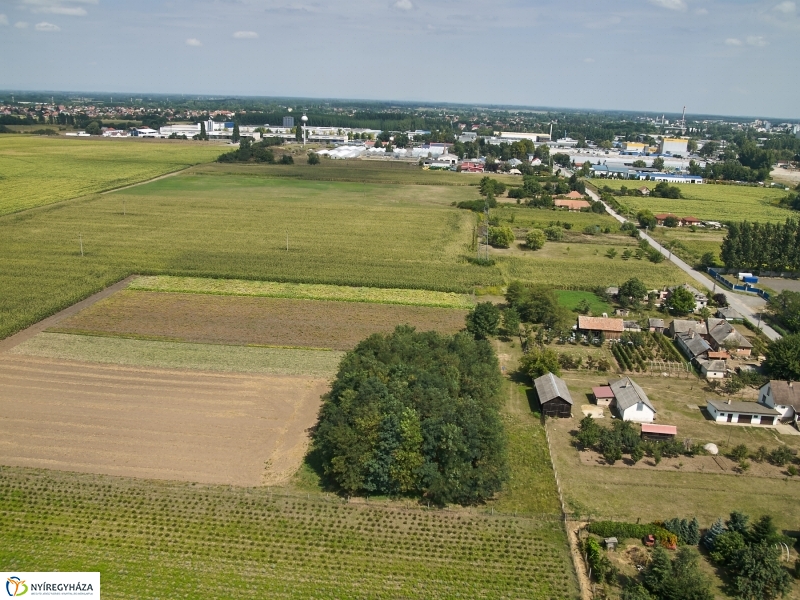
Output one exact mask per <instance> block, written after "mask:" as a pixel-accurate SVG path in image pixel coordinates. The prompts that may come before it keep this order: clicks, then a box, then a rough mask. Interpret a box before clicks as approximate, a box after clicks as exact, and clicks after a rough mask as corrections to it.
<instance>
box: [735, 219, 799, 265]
mask: <svg viewBox="0 0 800 600" xmlns="http://www.w3.org/2000/svg"><path fill="white" fill-rule="evenodd" d="M720 257H721V258H722V262H723V263H724V265H725V266H726V267H728V268H729V269H745V270H754V271H758V270H767V271H783V270H790V271H800V222H798V221H796V220H794V219H786V222H785V223H783V224H781V223H750V222H749V221H742V222H741V223H728V232H727V234H726V235H725V239H724V240H723V241H722V250H721V252H720Z"/></svg>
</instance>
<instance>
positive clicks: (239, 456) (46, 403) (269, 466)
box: [0, 354, 328, 486]
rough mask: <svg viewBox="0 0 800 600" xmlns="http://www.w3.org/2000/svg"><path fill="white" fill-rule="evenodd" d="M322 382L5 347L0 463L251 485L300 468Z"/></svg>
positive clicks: (0, 366) (0, 371)
mask: <svg viewBox="0 0 800 600" xmlns="http://www.w3.org/2000/svg"><path fill="white" fill-rule="evenodd" d="M327 387H328V383H327V380H326V379H321V378H313V377H298V376H294V377H290V376H281V375H256V374H234V373H203V372H197V371H169V370H163V369H141V368H129V367H118V366H110V365H97V364H87V363H78V362H68V361H61V360H55V359H47V358H38V357H29V356H20V355H14V354H0V439H2V440H3V441H2V443H0V463H2V464H5V465H12V466H25V467H36V468H47V469H58V470H65V471H80V472H88V473H105V474H109V475H125V476H133V477H143V478H150V479H169V480H181V481H195V482H201V483H217V484H231V485H245V486H256V485H260V484H264V483H277V482H280V481H284V480H286V479H288V478H289V477H290V476H291V475H292V474H293V473H294V472H295V471H296V470H297V468H298V467H299V466H300V464H301V461H302V459H303V456H304V454H305V451H306V447H307V443H308V442H307V440H308V438H307V433H306V432H307V430H308V428H309V427H312V426H313V424H314V423H315V421H316V416H317V410H318V409H319V403H320V400H319V398H320V396H321V395H322V394H323V393H324V392H325V391H326V390H327Z"/></svg>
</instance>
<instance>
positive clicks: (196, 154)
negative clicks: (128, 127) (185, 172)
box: [0, 135, 226, 215]
mask: <svg viewBox="0 0 800 600" xmlns="http://www.w3.org/2000/svg"><path fill="white" fill-rule="evenodd" d="M225 150H226V148H225V147H224V146H222V145H220V144H201V143H191V142H178V141H156V140H110V139H99V138H94V139H90V140H86V139H69V138H64V137H55V138H47V137H40V136H33V137H32V136H23V135H0V215H3V214H7V213H11V212H16V211H20V210H25V209H28V208H33V207H36V206H42V205H45V204H52V203H54V202H60V201H62V200H69V199H70V198H75V197H78V196H83V195H85V194H92V193H95V192H102V191H104V190H110V189H114V188H118V187H123V186H126V185H130V184H132V183H137V182H139V181H145V180H147V179H151V178H153V177H157V176H159V175H164V174H165V173H170V172H172V171H178V170H180V169H185V168H186V167H189V166H191V165H196V164H199V163H204V162H209V161H212V160H214V159H216V158H217V156H219V155H220V154H221V153H222V152H224V151H225Z"/></svg>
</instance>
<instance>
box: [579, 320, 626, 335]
mask: <svg viewBox="0 0 800 600" xmlns="http://www.w3.org/2000/svg"><path fill="white" fill-rule="evenodd" d="M624 330H625V326H624V324H623V321H622V319H612V318H609V317H587V316H586V315H579V316H578V331H581V332H583V333H586V334H588V335H589V336H590V337H593V338H594V337H599V336H600V334H601V333H602V334H603V335H604V336H605V338H606V339H609V340H618V339H619V338H620V336H621V335H622V332H623V331H624Z"/></svg>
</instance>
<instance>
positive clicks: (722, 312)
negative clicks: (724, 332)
mask: <svg viewBox="0 0 800 600" xmlns="http://www.w3.org/2000/svg"><path fill="white" fill-rule="evenodd" d="M717 318H718V319H725V320H726V321H741V320H742V315H741V314H739V312H738V311H736V310H734V309H732V308H730V307H725V308H720V309H718V310H717Z"/></svg>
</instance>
